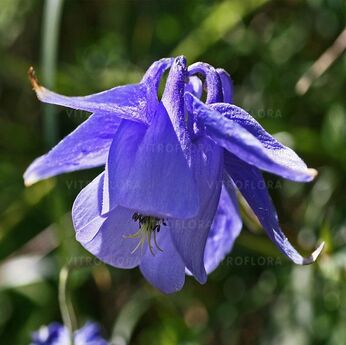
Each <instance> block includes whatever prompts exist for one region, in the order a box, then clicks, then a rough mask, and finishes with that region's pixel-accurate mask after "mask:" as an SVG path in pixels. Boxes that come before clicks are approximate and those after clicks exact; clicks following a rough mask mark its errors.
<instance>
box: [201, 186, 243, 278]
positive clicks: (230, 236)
mask: <svg viewBox="0 0 346 345" xmlns="http://www.w3.org/2000/svg"><path fill="white" fill-rule="evenodd" d="M241 228H242V221H241V218H240V211H239V206H238V202H237V196H236V194H235V191H234V187H233V186H232V185H228V189H227V190H226V188H225V187H222V190H221V195H220V201H219V205H218V207H217V211H216V215H215V217H214V220H213V224H212V226H211V229H210V231H209V234H208V240H207V244H206V247H205V252H204V266H205V269H206V271H207V273H208V274H209V273H211V272H212V271H214V270H215V269H216V268H217V267H218V266H219V264H220V262H221V261H222V260H223V259H224V258H225V256H226V255H227V254H228V253H229V252H230V251H231V250H232V247H233V244H234V241H235V239H236V238H237V237H238V235H239V233H240V230H241Z"/></svg>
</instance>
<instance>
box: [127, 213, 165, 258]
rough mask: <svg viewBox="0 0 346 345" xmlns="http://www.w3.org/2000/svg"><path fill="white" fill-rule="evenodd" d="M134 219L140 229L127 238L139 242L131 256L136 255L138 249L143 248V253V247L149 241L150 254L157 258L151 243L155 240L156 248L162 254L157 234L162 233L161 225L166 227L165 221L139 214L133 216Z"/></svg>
mask: <svg viewBox="0 0 346 345" xmlns="http://www.w3.org/2000/svg"><path fill="white" fill-rule="evenodd" d="M132 219H133V220H134V221H135V222H138V224H139V229H138V231H137V232H136V233H134V234H131V235H128V236H126V238H139V241H138V244H137V245H136V247H135V248H134V249H133V250H132V252H131V254H133V253H135V252H136V251H137V250H138V248H141V251H142V250H143V246H144V244H145V242H146V241H147V242H148V246H149V250H150V253H151V254H152V255H153V256H155V253H154V251H153V245H152V243H151V240H152V238H153V239H154V245H155V247H156V248H157V249H158V250H159V251H161V252H162V251H163V250H162V249H161V248H160V247H159V245H158V244H157V241H156V233H157V232H160V229H161V225H164V226H166V223H165V220H164V219H161V218H157V217H152V216H143V215H141V214H139V213H137V212H136V213H134V214H133V215H132Z"/></svg>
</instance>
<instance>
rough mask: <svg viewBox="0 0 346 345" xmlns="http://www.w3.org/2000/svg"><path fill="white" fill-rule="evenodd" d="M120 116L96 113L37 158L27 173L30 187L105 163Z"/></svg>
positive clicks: (25, 178) (26, 182) (27, 181)
mask: <svg viewBox="0 0 346 345" xmlns="http://www.w3.org/2000/svg"><path fill="white" fill-rule="evenodd" d="M120 121H121V120H120V119H118V118H117V117H115V116H113V115H107V114H101V113H96V114H93V115H91V116H90V117H89V118H88V120H86V121H85V122H84V123H82V124H81V125H80V126H79V127H77V128H76V129H75V130H74V131H73V132H72V133H71V134H69V135H68V136H67V137H65V138H64V139H63V140H62V141H61V142H60V143H59V144H58V145H56V146H55V147H54V148H53V149H52V150H50V151H49V152H48V153H47V154H45V155H43V156H41V157H39V158H37V159H36V160H35V161H34V162H33V163H32V164H31V165H30V166H29V167H28V169H27V170H26V172H25V173H24V181H25V184H26V185H27V186H29V185H31V184H33V183H35V182H37V181H39V180H42V179H45V178H48V177H51V176H55V175H58V174H61V173H66V172H70V171H75V170H81V169H88V168H94V167H97V166H99V165H104V164H105V163H106V160H107V156H108V151H109V147H110V145H111V143H112V140H113V137H114V135H115V133H116V131H117V128H118V126H119V123H120Z"/></svg>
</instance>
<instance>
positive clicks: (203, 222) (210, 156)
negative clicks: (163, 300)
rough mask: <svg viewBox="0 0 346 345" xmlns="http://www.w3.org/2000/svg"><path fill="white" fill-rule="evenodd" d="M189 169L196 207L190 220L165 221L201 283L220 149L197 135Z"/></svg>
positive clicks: (218, 182) (217, 190)
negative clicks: (197, 209) (195, 196)
mask: <svg viewBox="0 0 346 345" xmlns="http://www.w3.org/2000/svg"><path fill="white" fill-rule="evenodd" d="M192 154H193V155H192V169H193V172H194V177H195V180H196V183H197V188H198V194H199V199H200V210H199V213H198V214H197V216H195V217H194V218H191V219H186V220H181V219H174V220H170V221H168V223H169V225H170V227H171V235H172V239H173V242H174V244H175V246H176V248H177V250H178V252H179V254H180V256H181V257H182V259H183V261H184V263H185V266H186V267H187V269H188V270H189V271H190V272H191V273H192V274H193V275H194V276H195V278H196V279H197V280H198V281H199V282H200V283H202V284H203V283H205V281H206V279H207V274H206V271H205V268H204V250H205V244H206V241H207V237H208V232H209V229H210V226H211V224H212V222H213V219H214V215H215V212H216V209H217V205H218V202H219V198H220V191H221V180H222V165H223V158H222V157H223V150H222V149H221V148H219V147H217V145H215V144H214V143H213V142H212V141H211V140H209V139H208V138H204V137H200V138H199V139H198V140H196V142H195V143H194V145H193V148H192Z"/></svg>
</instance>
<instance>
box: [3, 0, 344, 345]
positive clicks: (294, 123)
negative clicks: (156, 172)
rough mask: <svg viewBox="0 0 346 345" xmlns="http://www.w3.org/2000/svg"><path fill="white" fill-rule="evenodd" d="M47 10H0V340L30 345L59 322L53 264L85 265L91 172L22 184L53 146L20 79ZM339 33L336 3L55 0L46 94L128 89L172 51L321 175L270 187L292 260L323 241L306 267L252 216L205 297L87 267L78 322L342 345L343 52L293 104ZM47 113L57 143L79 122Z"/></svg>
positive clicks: (147, 339) (167, 339) (216, 338)
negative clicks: (53, 62) (225, 86)
mask: <svg viewBox="0 0 346 345" xmlns="http://www.w3.org/2000/svg"><path fill="white" fill-rule="evenodd" d="M43 5H44V1H42V0H41V1H38V0H35V1H26V0H0V57H1V64H0V188H1V194H0V213H1V219H0V343H1V344H16V345H25V344H28V343H29V337H30V333H31V332H32V331H33V330H35V329H37V328H38V327H39V326H40V325H42V324H47V323H49V322H51V321H53V320H61V317H60V315H59V306H58V297H57V295H58V293H57V285H58V283H57V280H58V272H59V269H60V268H61V267H62V266H63V265H64V264H66V263H68V262H69V261H70V260H72V259H73V260H82V261H83V260H86V261H88V260H92V258H91V257H90V256H89V254H88V253H86V252H85V251H84V250H83V249H82V248H81V247H80V246H79V245H78V243H76V241H75V239H74V231H73V228H72V225H71V220H70V214H69V212H70V209H71V205H72V202H73V199H74V198H75V196H76V195H77V193H78V192H79V191H80V190H81V189H82V188H83V187H84V186H85V185H86V184H87V183H88V182H89V181H90V180H91V179H92V178H93V177H94V176H96V174H97V173H98V171H96V170H93V171H85V172H78V173H71V174H67V175H64V176H61V177H58V178H55V179H51V180H49V181H44V182H40V183H39V184H37V185H35V186H33V187H30V188H29V189H25V188H24V186H23V181H22V177H21V176H22V173H23V171H24V170H25V168H26V167H27V165H28V164H29V163H30V162H31V161H32V160H33V159H34V158H35V157H37V156H38V155H40V154H42V153H44V152H45V150H46V149H47V148H46V147H45V144H44V139H43V138H44V133H43V126H42V117H43V112H44V111H45V107H44V105H42V104H40V103H39V102H38V101H37V100H36V97H35V95H34V94H33V92H32V91H31V87H30V86H29V83H28V82H27V80H26V71H27V69H28V67H29V66H30V65H33V66H36V68H37V72H38V75H39V76H41V75H42V74H41V73H42V65H41V56H40V52H41V51H42V48H44V47H42V36H41V31H42V23H43ZM345 23H346V10H345V2H344V1H343V0H308V1H303V0H283V1H269V0H260V1H254V0H252V1H247V0H245V1H241V0H236V1H207V0H203V1H201V0H189V1H183V0H177V1H168V0H166V1H154V0H138V1H137V0H113V1H111V0H88V1H82V0H73V1H72V0H70V1H65V2H64V5H63V13H62V21H61V25H60V28H59V31H60V38H59V42H58V56H57V62H58V63H57V71H56V73H57V79H56V83H55V86H54V89H55V90H57V91H59V92H62V93H65V94H70V95H72V94H76V95H77V94H81V95H84V94H89V93H91V92H96V91H100V90H104V89H106V88H109V87H112V86H114V85H117V84H122V83H130V82H135V81H138V80H139V78H140V76H141V74H142V73H143V71H144V70H145V68H146V67H147V66H148V65H149V64H150V63H151V62H152V61H153V60H155V59H158V58H161V57H163V56H168V55H171V54H177V53H179V54H186V55H187V58H188V60H189V63H192V62H194V61H197V60H202V61H207V62H209V63H211V64H212V65H215V66H220V67H223V68H225V69H226V70H228V71H229V72H230V73H231V75H232V78H233V80H234V84H235V103H236V104H238V105H240V106H241V107H243V108H245V109H247V110H248V111H249V112H250V113H251V114H252V115H253V116H254V117H255V118H256V119H257V120H258V121H259V122H260V123H261V124H262V125H263V126H264V127H265V128H266V129H267V130H268V131H269V132H271V133H276V135H277V136H278V138H280V140H282V141H283V142H285V143H286V144H288V145H289V146H291V147H293V148H294V149H295V150H296V151H297V152H298V153H299V154H300V155H301V156H302V157H303V158H304V159H305V161H306V162H307V163H308V165H309V166H312V167H315V168H317V169H318V170H319V172H320V174H319V177H318V178H317V179H316V181H315V182H313V183H311V184H308V185H302V184H295V183H292V182H287V181H283V180H281V179H278V178H276V177H273V176H266V178H267V182H268V186H269V190H270V193H271V195H272V197H273V199H274V201H275V204H276V206H277V208H278V212H279V215H280V220H281V224H282V227H283V229H284V231H285V232H286V234H287V236H288V237H289V238H290V239H291V240H292V241H293V242H294V243H296V245H297V246H298V247H299V248H300V249H301V251H302V252H306V253H307V252H309V251H311V249H312V248H313V247H314V245H315V243H316V241H318V240H319V239H323V240H324V241H326V244H327V245H326V249H325V251H324V253H323V254H322V256H321V258H320V259H319V260H318V262H317V263H316V264H314V265H312V266H309V267H296V266H293V265H292V264H291V263H289V262H287V261H286V260H285V258H283V257H282V256H281V255H280V254H279V253H278V252H277V251H276V249H275V248H274V246H273V245H272V244H271V242H270V241H269V240H268V239H267V238H266V237H265V235H263V232H262V231H261V230H260V229H259V228H258V225H257V223H256V222H254V221H253V220H251V217H250V216H249V215H248V216H247V217H246V220H245V226H244V229H243V233H242V235H241V236H240V238H239V239H238V240H237V242H236V245H235V248H234V250H233V252H232V253H231V254H230V255H229V257H227V258H226V259H225V261H224V262H223V263H222V265H221V266H220V267H219V268H218V269H217V271H215V272H214V273H213V274H211V276H210V277H209V280H208V283H207V284H206V285H205V286H200V285H199V284H197V283H196V282H194V281H193V280H192V279H191V278H188V279H187V283H186V286H185V288H184V290H183V291H182V292H180V293H178V294H176V295H174V296H164V295H162V294H160V293H158V292H157V291H155V290H154V289H153V288H152V287H151V286H149V285H148V284H147V283H146V282H145V280H144V278H142V277H141V275H140V274H139V273H138V272H137V270H133V271H122V270H117V269H114V268H111V267H107V266H105V265H103V264H97V265H95V266H94V267H93V268H92V269H89V270H88V269H83V270H81V271H76V272H74V273H73V275H72V276H71V282H70V283H71V293H72V299H73V301H74V304H75V308H76V309H77V311H78V315H79V319H80V320H79V321H80V322H81V323H83V322H84V321H85V320H86V319H93V320H97V321H98V322H99V323H100V324H101V325H102V328H103V331H104V334H105V336H108V337H110V336H111V334H112V332H113V331H114V333H113V339H114V344H122V342H120V340H121V339H123V338H122V336H123V337H125V338H126V339H128V338H129V337H131V344H138V345H142V344H153V345H170V344H172V345H173V344H185V345H193V344H242V345H247V344H284V345H286V344H287V345H291V344H292V345H297V344H299V345H312V344H314V345H316V344H317V345H318V344H328V345H340V344H344V343H345V339H346V328H345V324H346V270H345V269H346V193H345V185H346V101H345V90H346V56H345V54H343V55H342V56H341V57H340V58H339V59H337V60H336V61H335V62H334V63H333V64H332V66H331V67H330V68H329V69H328V70H327V72H326V73H325V74H323V75H322V76H321V77H320V78H319V79H318V80H317V81H316V82H315V83H314V84H313V85H312V87H311V88H310V90H309V91H308V92H307V93H306V94H305V95H304V96H300V95H297V94H296V93H295V85H296V83H297V81H298V80H299V78H300V77H301V75H302V74H303V73H304V72H305V71H306V70H307V69H308V68H309V67H310V66H311V64H312V63H313V62H314V61H316V59H317V58H318V57H319V56H320V55H321V54H322V53H323V52H324V51H325V50H326V49H327V48H328V47H329V46H331V45H332V44H333V42H334V40H335V39H336V37H337V36H338V35H339V33H340V32H341V31H342V30H343V28H344V26H345ZM42 77H43V78H44V76H42ZM56 113H57V114H56V116H57V119H58V120H57V123H58V126H59V127H58V128H57V129H58V132H59V137H63V136H64V135H65V134H67V133H69V132H70V131H71V130H72V129H73V128H75V127H76V125H78V124H79V123H80V122H82V121H83V120H84V119H85V118H86V114H84V113H81V112H73V111H68V110H66V109H63V108H58V107H56ZM244 212H245V213H246V209H244ZM298 230H299V231H298ZM90 272H91V274H90ZM29 273H30V274H29ZM117 320H118V321H117ZM114 324H115V326H114ZM122 332H123V333H122Z"/></svg>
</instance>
